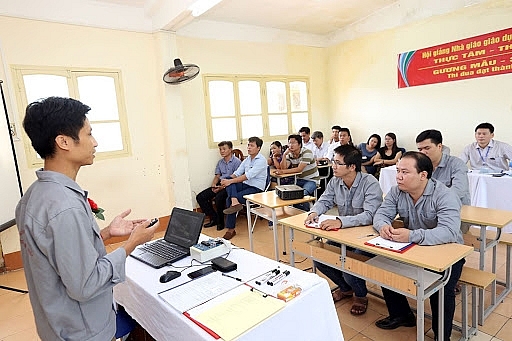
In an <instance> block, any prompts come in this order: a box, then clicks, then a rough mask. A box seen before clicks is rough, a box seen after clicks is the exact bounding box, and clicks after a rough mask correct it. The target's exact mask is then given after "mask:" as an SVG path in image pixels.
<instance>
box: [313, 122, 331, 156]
mask: <svg viewBox="0 0 512 341" xmlns="http://www.w3.org/2000/svg"><path fill="white" fill-rule="evenodd" d="M311 138H312V139H313V149H311V151H312V152H313V157H314V158H315V160H316V162H317V163H318V162H320V161H322V160H325V161H328V160H327V158H326V157H325V155H326V154H327V150H328V149H329V144H328V143H327V142H324V134H322V132H321V131H318V130H317V131H315V132H313V135H312V136H311Z"/></svg>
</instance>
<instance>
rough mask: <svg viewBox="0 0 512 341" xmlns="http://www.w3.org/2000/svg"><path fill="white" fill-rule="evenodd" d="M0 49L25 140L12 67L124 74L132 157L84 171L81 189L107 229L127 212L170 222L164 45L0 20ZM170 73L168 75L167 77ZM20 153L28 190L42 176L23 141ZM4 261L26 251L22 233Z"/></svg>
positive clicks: (9, 239)
mask: <svg viewBox="0 0 512 341" xmlns="http://www.w3.org/2000/svg"><path fill="white" fill-rule="evenodd" d="M0 43H1V45H0V48H1V51H0V52H1V53H2V59H3V60H2V61H3V67H0V69H1V71H0V72H1V74H0V77H1V78H2V79H4V80H6V83H7V85H8V86H7V94H6V95H7V101H8V106H9V110H10V114H11V116H12V117H13V120H12V121H13V122H15V123H16V125H17V128H18V134H19V136H20V137H21V138H22V139H24V138H25V137H24V136H22V135H21V129H22V127H21V118H20V115H19V114H18V112H19V110H24V108H16V100H15V96H14V93H13V91H14V87H13V84H12V76H11V75H10V72H11V71H10V69H9V65H11V64H24V65H48V66H54V65H55V66H72V67H94V68H114V69H121V72H122V79H123V88H124V95H125V102H126V109H127V114H128V127H129V133H130V140H131V149H132V155H131V156H129V157H123V158H116V159H109V160H97V161H95V163H94V165H92V166H87V167H83V168H82V169H81V171H80V172H79V174H78V178H77V182H78V183H79V184H80V185H81V186H82V188H84V189H86V190H88V191H89V196H90V197H91V198H93V199H94V200H95V201H96V202H97V203H98V204H99V205H100V207H103V208H104V209H105V210H106V212H105V215H106V222H102V221H98V223H99V225H100V226H106V224H108V223H109V222H110V221H111V220H112V219H113V218H114V216H115V215H117V214H119V213H120V212H122V211H124V210H125V209H127V208H131V209H132V214H131V215H130V216H129V217H153V216H162V215H166V214H169V212H170V207H171V205H172V204H173V203H174V197H173V196H172V190H170V188H171V186H172V185H171V179H172V178H173V175H172V174H171V173H170V172H169V170H168V169H167V167H166V162H167V161H166V153H165V152H164V146H165V143H166V142H165V139H166V131H164V128H163V118H162V113H161V101H160V99H161V94H160V92H159V88H160V87H163V86H164V83H163V82H162V81H161V78H160V77H161V74H160V70H158V72H157V70H156V67H155V65H156V64H160V61H159V59H160V56H157V55H156V53H155V51H157V50H158V46H157V44H159V42H158V41H156V40H155V39H154V36H153V35H152V34H144V33H134V32H126V31H115V30H108V29H96V28H89V27H83V26H74V25H64V24H56V23H48V22H42V21H35V20H24V19H15V18H10V17H0ZM161 72H162V73H163V71H161ZM16 150H17V155H18V161H19V166H20V173H21V178H22V183H23V187H24V190H26V189H27V188H28V187H29V186H30V184H31V183H32V182H33V181H34V180H35V174H34V171H35V169H33V168H29V167H28V166H27V162H26V158H25V151H24V147H23V141H17V142H16ZM1 242H2V246H3V252H4V254H6V253H10V252H13V251H17V250H19V242H18V235H17V229H16V228H11V229H9V230H8V231H6V232H4V233H2V235H1Z"/></svg>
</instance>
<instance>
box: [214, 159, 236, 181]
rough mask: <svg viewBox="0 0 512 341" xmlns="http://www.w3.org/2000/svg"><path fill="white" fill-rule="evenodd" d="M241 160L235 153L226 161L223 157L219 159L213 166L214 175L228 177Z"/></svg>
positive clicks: (222, 177)
mask: <svg viewBox="0 0 512 341" xmlns="http://www.w3.org/2000/svg"><path fill="white" fill-rule="evenodd" d="M241 163H242V161H240V159H239V158H237V157H236V156H235V155H231V159H229V161H228V162H226V160H224V158H222V159H220V160H219V161H218V162H217V166H216V167H215V175H220V178H221V179H230V178H231V174H233V173H234V172H235V171H236V170H237V169H238V167H239V166H240V164H241Z"/></svg>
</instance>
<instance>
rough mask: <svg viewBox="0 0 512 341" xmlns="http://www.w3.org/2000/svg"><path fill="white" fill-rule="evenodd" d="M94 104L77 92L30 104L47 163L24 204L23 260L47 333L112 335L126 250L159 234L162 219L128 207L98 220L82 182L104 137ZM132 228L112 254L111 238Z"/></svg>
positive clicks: (29, 128)
mask: <svg viewBox="0 0 512 341" xmlns="http://www.w3.org/2000/svg"><path fill="white" fill-rule="evenodd" d="M89 110H90V108H89V107H88V106H86V105H84V104H82V103H81V102H79V101H77V100H74V99H71V98H60V97H49V98H46V99H44V100H42V101H40V102H34V103H31V104H30V105H28V107H27V109H26V114H25V119H24V120H23V127H24V129H25V131H26V133H27V135H28V137H29V138H30V140H31V142H32V146H33V147H34V149H35V150H36V152H37V153H38V154H39V155H40V156H41V157H42V158H43V159H44V168H43V169H40V170H38V171H36V175H37V180H36V181H35V182H34V183H33V184H32V185H31V186H30V188H29V189H28V190H27V192H26V193H25V195H24V196H23V197H22V198H21V200H20V202H19V203H18V206H17V207H16V225H17V226H18V229H19V232H20V244H21V253H22V257H23V267H24V270H25V276H26V278H27V285H28V289H29V292H30V303H31V305H32V310H33V311H34V317H35V321H36V327H37V333H38V334H39V337H40V338H41V339H42V340H77V341H78V340H98V341H105V340H112V338H113V337H114V335H115V331H116V314H115V311H114V306H113V294H112V288H113V287H114V285H116V284H117V283H120V282H122V281H124V280H125V260H126V257H127V256H128V255H129V254H130V253H131V252H132V251H133V250H134V249H135V247H136V246H137V245H139V244H142V243H145V242H147V241H149V240H151V238H152V237H153V234H154V233H155V230H156V228H157V226H158V224H156V225H155V226H153V227H151V228H146V227H147V226H148V225H149V221H147V220H142V219H137V220H125V219H124V218H125V217H126V216H127V215H128V214H130V211H131V210H129V209H128V210H126V211H124V212H123V213H121V214H120V215H118V216H117V217H115V218H114V220H113V221H112V222H111V223H110V225H108V226H107V227H106V228H104V229H102V230H101V231H100V229H99V228H98V224H97V223H96V221H95V219H94V216H93V214H92V211H91V207H90V205H89V203H88V200H87V195H88V193H87V191H85V190H83V189H82V188H80V186H79V185H78V184H77V183H76V182H75V181H76V176H77V174H78V171H79V170H80V168H81V167H82V166H85V165H91V164H92V163H93V161H94V153H95V151H96V147H97V146H98V143H97V142H96V140H95V139H94V137H93V136H92V133H91V131H92V129H91V125H90V123H89V120H88V119H87V118H86V116H85V115H86V114H87V112H88V111H89ZM125 235H129V237H128V240H127V241H126V243H125V244H124V245H123V246H122V247H120V248H118V249H117V250H115V251H113V252H111V253H109V254H107V252H106V250H105V246H104V244H103V241H104V240H107V239H109V238H110V237H115V236H125Z"/></svg>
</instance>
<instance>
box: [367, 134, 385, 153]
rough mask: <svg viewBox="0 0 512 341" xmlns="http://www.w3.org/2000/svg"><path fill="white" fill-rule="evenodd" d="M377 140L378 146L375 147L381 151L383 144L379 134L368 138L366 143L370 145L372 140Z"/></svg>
mask: <svg viewBox="0 0 512 341" xmlns="http://www.w3.org/2000/svg"><path fill="white" fill-rule="evenodd" d="M374 137H375V138H376V139H377V146H375V148H376V149H379V148H380V145H381V144H382V139H381V138H380V135H379V134H371V135H370V137H369V138H368V141H367V142H366V144H369V143H370V140H371V139H372V138H374Z"/></svg>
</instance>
